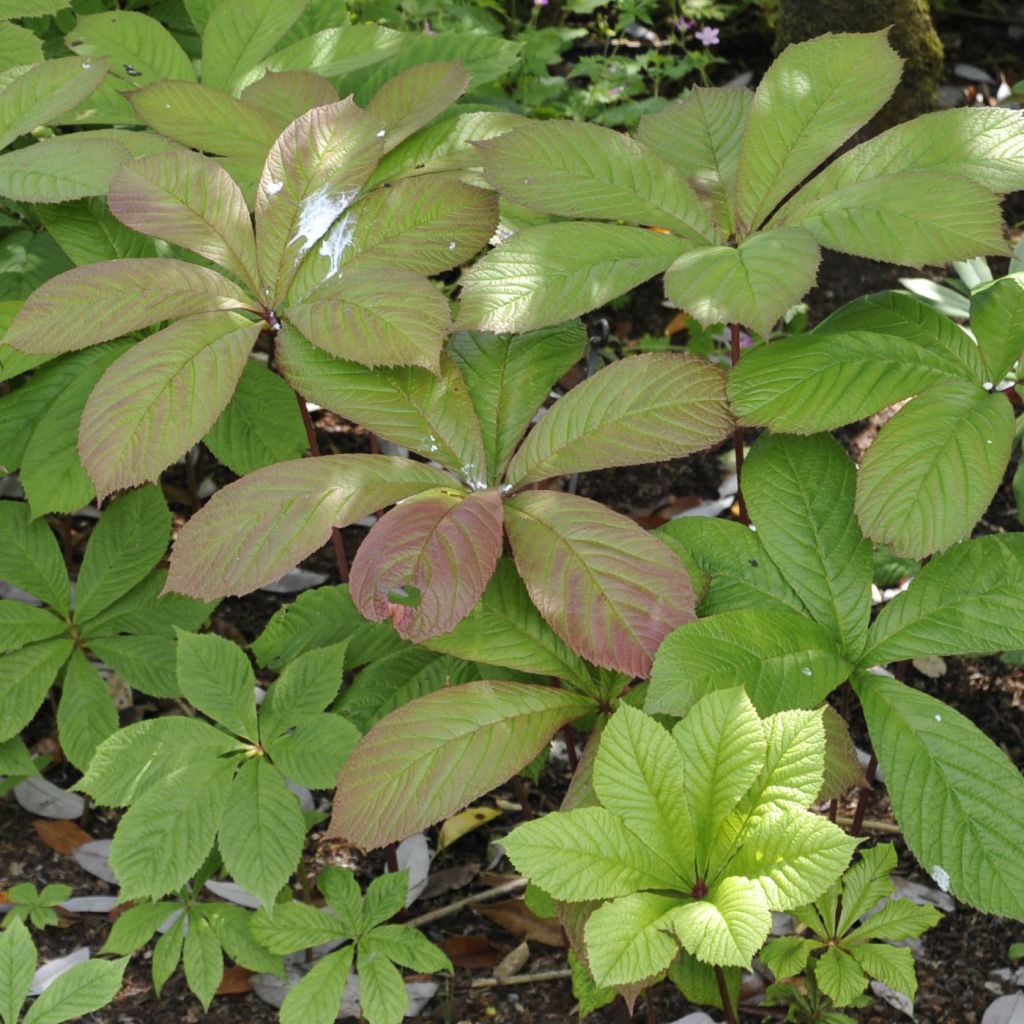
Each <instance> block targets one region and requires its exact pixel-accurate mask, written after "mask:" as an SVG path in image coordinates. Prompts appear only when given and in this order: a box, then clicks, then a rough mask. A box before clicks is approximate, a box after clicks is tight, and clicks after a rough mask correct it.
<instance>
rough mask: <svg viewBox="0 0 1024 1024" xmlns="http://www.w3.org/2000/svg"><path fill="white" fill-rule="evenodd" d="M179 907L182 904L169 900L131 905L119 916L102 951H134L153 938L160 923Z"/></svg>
mask: <svg viewBox="0 0 1024 1024" xmlns="http://www.w3.org/2000/svg"><path fill="white" fill-rule="evenodd" d="M179 907H180V904H178V903H176V902H171V901H169V900H168V901H166V902H163V903H139V904H137V905H136V906H134V907H129V908H128V909H127V910H125V911H123V912H122V913H121V914H119V915H118V916H117V919H116V920H115V921H114V924H113V926H112V927H111V929H110V933H109V934H108V935H107V941H106V942H105V943H104V944H103V949H102V950H100V952H101V953H122V954H124V953H134V952H135V951H136V950H137V949H141V948H142V947H143V946H145V945H146V943H147V942H149V941H150V939H152V938H153V936H154V935H155V934H156V930H157V929H158V928H159V927H160V925H162V924H163V923H164V921H166V920H167V919H168V918H169V917H170V916H171V914H172V913H174V911H175V910H177V909H179Z"/></svg>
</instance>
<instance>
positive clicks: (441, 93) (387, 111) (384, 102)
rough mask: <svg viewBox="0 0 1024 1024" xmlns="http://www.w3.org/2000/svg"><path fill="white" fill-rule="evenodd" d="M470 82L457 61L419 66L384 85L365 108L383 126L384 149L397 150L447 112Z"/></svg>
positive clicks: (409, 69) (467, 74)
mask: <svg viewBox="0 0 1024 1024" xmlns="http://www.w3.org/2000/svg"><path fill="white" fill-rule="evenodd" d="M469 80H470V78H469V73H468V72H467V71H466V69H465V67H464V66H463V65H462V64H461V63H460V62H459V61H457V60H456V61H444V62H434V63H429V64H417V65H416V66H415V67H411V68H407V69H406V70H405V71H401V72H399V73H398V74H397V75H395V77H394V78H392V79H390V80H389V81H387V82H385V83H384V85H382V86H381V88H380V89H378V90H377V92H376V94H375V95H374V97H373V99H372V100H370V102H369V103H368V104H367V107H366V109H367V110H369V111H370V113H372V114H375V115H376V116H377V117H379V118H380V120H381V121H382V122H383V123H384V127H385V129H386V130H387V135H385V136H384V140H385V141H384V146H385V149H389V150H390V149H394V148H395V146H397V145H398V144H399V143H400V142H401V141H402V140H403V139H407V138H408V137H409V136H410V135H412V133H413V132H415V131H417V130H418V129H420V128H422V127H423V126H424V125H425V124H427V123H429V122H430V121H433V119H434V118H435V117H437V115H438V114H441V113H443V112H444V111H445V110H447V109H448V108H449V107H450V106H451V105H452V104H453V103H454V102H455V101H456V100H457V99H458V98H459V97H460V96H461V95H462V94H463V93H464V92H465V91H466V87H467V86H468V85H469Z"/></svg>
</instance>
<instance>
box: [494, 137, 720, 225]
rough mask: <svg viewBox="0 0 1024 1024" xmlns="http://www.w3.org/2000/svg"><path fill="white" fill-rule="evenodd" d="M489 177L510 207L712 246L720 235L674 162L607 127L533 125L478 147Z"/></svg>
mask: <svg viewBox="0 0 1024 1024" xmlns="http://www.w3.org/2000/svg"><path fill="white" fill-rule="evenodd" d="M477 149H478V150H479V151H480V153H481V154H482V158H483V167H484V174H485V175H486V177H487V180H488V181H489V182H490V184H491V185H493V186H494V187H495V188H496V189H498V191H499V192H501V194H502V196H503V197H504V198H505V199H506V200H507V201H508V202H512V203H518V204H520V205H522V206H527V207H530V208H531V209H534V210H540V211H542V212H544V213H551V214H555V215H556V216H559V217H586V218H596V219H600V220H612V221H631V222H633V223H634V224H641V225H647V226H654V227H661V228H669V229H671V230H672V231H674V232H675V233H676V234H678V235H680V236H682V237H683V238H685V239H686V240H687V241H689V242H691V243H695V244H702V245H708V244H710V243H711V241H712V240H713V239H714V238H715V237H716V232H715V229H714V227H713V226H712V224H711V222H710V220H709V219H708V215H707V211H706V210H705V209H704V207H703V206H702V205H701V202H700V200H699V199H698V198H697V193H696V192H694V190H693V189H692V188H691V187H690V184H689V182H688V181H687V180H686V179H685V178H684V177H682V175H680V174H679V173H678V172H677V171H676V170H675V169H674V168H673V167H672V166H671V164H669V163H667V162H665V161H664V160H662V159H661V157H660V156H658V155H657V154H656V153H654V152H652V151H650V150H647V149H645V148H644V147H643V146H641V145H639V144H638V143H637V142H635V141H634V140H633V139H630V138H629V137H628V136H626V135H622V134H621V133H619V132H616V131H612V130H611V129H609V128H599V127H598V126H597V125H592V124H583V123H580V122H574V121H544V122H535V123H533V124H530V125H527V126H525V127H523V128H517V129H515V130H514V131H512V132H509V133H507V134H506V135H502V136H499V137H498V138H496V139H489V140H487V141H486V142H481V143H479V144H478V146H477Z"/></svg>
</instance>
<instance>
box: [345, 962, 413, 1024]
mask: <svg viewBox="0 0 1024 1024" xmlns="http://www.w3.org/2000/svg"><path fill="white" fill-rule="evenodd" d="M356 971H357V973H358V974H359V1008H360V1010H361V1011H362V1012H363V1013H364V1014H365V1015H366V1017H367V1018H368V1019H369V1018H373V1020H379V1021H382V1022H386V1024H401V1020H402V1018H403V1017H404V1016H405V1013H406V1010H408V1009H409V993H408V991H407V990H406V987H405V983H404V982H403V981H402V975H401V972H400V971H399V970H398V968H397V967H395V965H394V964H393V963H391V961H390V960H388V959H387V958H386V957H385V956H384V955H383V954H382V953H380V952H378V951H377V950H376V949H374V948H373V947H372V944H371V947H370V948H369V949H364V948H363V946H362V944H361V943H360V945H359V951H358V954H357V959H356Z"/></svg>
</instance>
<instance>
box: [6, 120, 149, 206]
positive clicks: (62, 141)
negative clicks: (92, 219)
mask: <svg viewBox="0 0 1024 1024" xmlns="http://www.w3.org/2000/svg"><path fill="white" fill-rule="evenodd" d="M130 156H131V154H130V153H129V152H128V150H127V149H126V148H125V147H124V146H122V145H120V144H118V143H117V142H113V141H111V140H109V139H90V138H89V136H88V134H87V133H77V134H72V135H59V136H57V137H55V138H52V139H45V140H43V141H41V142H36V143H35V144H34V145H31V146H26V147H24V148H23V149H14V150H8V151H7V152H6V153H4V154H3V155H2V156H0V195H2V196H5V197H6V198H8V199H14V200H17V201H19V202H24V203H63V202H64V201H65V200H68V199H81V198H82V197H83V196H99V195H104V194H105V193H106V192H107V189H108V188H109V187H110V182H111V181H112V180H113V178H114V175H115V174H116V173H117V169H118V168H119V167H120V166H121V165H122V164H123V163H125V161H127V160H128V159H130Z"/></svg>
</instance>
